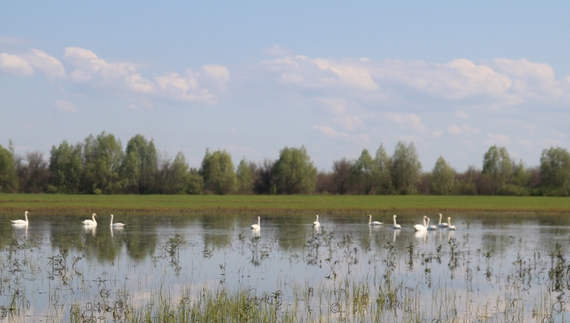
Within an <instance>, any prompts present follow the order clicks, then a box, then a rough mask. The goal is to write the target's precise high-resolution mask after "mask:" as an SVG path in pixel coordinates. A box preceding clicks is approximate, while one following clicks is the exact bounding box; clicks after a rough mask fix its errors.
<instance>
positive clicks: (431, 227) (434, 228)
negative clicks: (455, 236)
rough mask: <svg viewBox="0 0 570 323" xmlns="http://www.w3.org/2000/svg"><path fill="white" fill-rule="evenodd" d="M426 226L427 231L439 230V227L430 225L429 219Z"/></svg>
mask: <svg viewBox="0 0 570 323" xmlns="http://www.w3.org/2000/svg"><path fill="white" fill-rule="evenodd" d="M426 225H427V229H428V230H429V231H435V230H437V226H435V225H433V224H432V225H429V218H427V224H426Z"/></svg>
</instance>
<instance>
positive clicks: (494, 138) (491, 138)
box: [485, 133, 511, 146]
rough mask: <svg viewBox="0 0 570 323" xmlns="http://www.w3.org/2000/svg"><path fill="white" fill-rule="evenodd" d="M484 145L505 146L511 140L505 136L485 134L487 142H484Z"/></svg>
mask: <svg viewBox="0 0 570 323" xmlns="http://www.w3.org/2000/svg"><path fill="white" fill-rule="evenodd" d="M485 143H486V144H487V145H489V146H492V145H499V146H507V145H509V144H510V143H511V139H510V138H509V136H507V135H505V134H492V133H487V140H485Z"/></svg>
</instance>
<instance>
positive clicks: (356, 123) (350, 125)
mask: <svg viewBox="0 0 570 323" xmlns="http://www.w3.org/2000/svg"><path fill="white" fill-rule="evenodd" d="M331 120H332V121H334V122H336V123H338V124H340V125H341V126H342V127H343V128H344V129H346V130H356V129H359V128H365V126H364V122H363V121H362V118H360V117H358V116H351V115H342V116H337V117H332V118H331Z"/></svg>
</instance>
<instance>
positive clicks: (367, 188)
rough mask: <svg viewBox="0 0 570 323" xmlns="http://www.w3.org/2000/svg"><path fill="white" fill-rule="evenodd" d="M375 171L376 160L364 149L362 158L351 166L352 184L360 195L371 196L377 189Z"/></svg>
mask: <svg viewBox="0 0 570 323" xmlns="http://www.w3.org/2000/svg"><path fill="white" fill-rule="evenodd" d="M375 170H376V165H375V163H374V159H373V158H372V156H371V155H370V153H369V152H368V150H367V149H366V148H365V149H363V150H362V153H361V154H360V157H359V158H358V159H357V160H355V161H354V162H352V164H351V166H350V182H351V184H352V185H354V187H355V188H356V190H357V192H358V193H359V194H370V193H371V192H372V190H373V189H374V188H375V186H376V182H377V181H376V178H375V177H374V175H375Z"/></svg>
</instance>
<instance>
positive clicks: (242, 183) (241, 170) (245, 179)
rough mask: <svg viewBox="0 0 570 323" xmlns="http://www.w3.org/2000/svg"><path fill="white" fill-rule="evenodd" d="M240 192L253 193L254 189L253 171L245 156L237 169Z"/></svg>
mask: <svg viewBox="0 0 570 323" xmlns="http://www.w3.org/2000/svg"><path fill="white" fill-rule="evenodd" d="M236 175H237V181H238V190H237V191H238V193H240V194H251V192H252V190H253V173H252V171H251V168H250V165H249V163H248V162H247V161H246V160H245V157H244V158H243V159H242V160H241V161H240V162H239V164H238V167H237V170H236Z"/></svg>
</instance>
